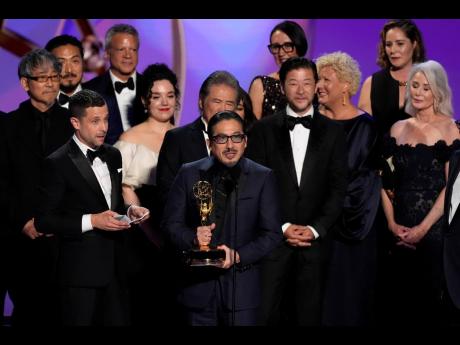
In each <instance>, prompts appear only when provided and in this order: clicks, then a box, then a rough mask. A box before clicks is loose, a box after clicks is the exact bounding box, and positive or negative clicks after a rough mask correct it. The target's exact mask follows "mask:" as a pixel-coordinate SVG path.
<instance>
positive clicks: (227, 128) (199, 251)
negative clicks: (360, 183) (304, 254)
mask: <svg viewBox="0 0 460 345" xmlns="http://www.w3.org/2000/svg"><path fill="white" fill-rule="evenodd" d="M208 135H209V138H210V144H209V145H210V149H211V153H212V155H211V157H206V158H203V159H200V160H198V161H195V162H191V163H187V164H184V165H183V166H182V167H181V169H180V170H179V173H178V174H177V177H176V179H175V180H174V183H173V185H172V187H171V190H170V193H169V198H168V201H167V203H166V207H165V212H164V217H163V224H162V226H163V229H164V231H165V232H166V233H167V234H168V235H169V236H170V238H171V241H172V243H173V245H174V246H175V249H177V251H179V252H185V253H186V255H187V256H188V258H189V260H188V267H187V269H186V273H185V274H184V277H183V278H184V281H183V282H182V283H183V284H182V285H181V289H180V292H179V296H178V300H179V303H180V304H181V305H182V306H183V307H184V316H185V319H186V322H187V323H188V324H189V325H194V326H200V325H202V326H217V325H236V326H243V325H247V326H250V325H256V309H257V308H258V306H259V302H260V281H259V262H260V260H261V259H262V258H263V257H264V256H265V255H267V254H268V253H270V252H271V251H272V249H274V248H275V247H276V246H277V245H278V244H279V243H280V242H281V240H282V231H281V219H280V210H279V208H280V206H279V198H278V196H277V188H276V184H275V183H276V182H275V178H274V174H273V171H272V170H270V169H268V168H265V167H263V166H261V165H259V164H257V163H255V162H253V161H251V160H249V159H247V158H243V157H242V156H243V153H244V150H245V148H246V143H247V138H246V134H245V133H244V130H243V120H242V119H241V117H240V116H239V115H238V114H236V113H234V112H232V111H223V112H219V113H217V114H216V115H214V116H213V117H212V118H211V120H210V121H209V124H208ZM230 268H232V269H230Z"/></svg>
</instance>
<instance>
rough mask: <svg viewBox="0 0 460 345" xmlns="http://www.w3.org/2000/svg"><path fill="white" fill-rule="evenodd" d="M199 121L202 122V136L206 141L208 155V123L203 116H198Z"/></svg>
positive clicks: (209, 151)
mask: <svg viewBox="0 0 460 345" xmlns="http://www.w3.org/2000/svg"><path fill="white" fill-rule="evenodd" d="M200 120H201V122H203V123H204V131H203V137H204V141H205V142H206V150H207V151H208V156H210V155H211V148H210V147H209V135H208V123H207V122H206V121H205V120H204V118H203V116H202V117H201V118H200Z"/></svg>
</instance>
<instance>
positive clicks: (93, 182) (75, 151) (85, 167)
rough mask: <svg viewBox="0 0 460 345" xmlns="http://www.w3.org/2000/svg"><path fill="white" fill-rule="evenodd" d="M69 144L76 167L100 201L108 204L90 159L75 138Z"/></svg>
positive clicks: (70, 155)
mask: <svg viewBox="0 0 460 345" xmlns="http://www.w3.org/2000/svg"><path fill="white" fill-rule="evenodd" d="M68 145H69V157H70V159H71V160H72V162H73V163H74V165H75V167H76V168H77V170H78V171H79V172H80V174H81V175H82V176H83V179H84V180H85V181H86V182H87V183H88V185H89V186H90V188H91V189H92V190H93V191H94V192H95V193H96V195H97V196H98V198H99V199H100V201H101V202H103V203H104V204H106V205H107V201H106V200H105V197H104V192H103V191H102V188H101V186H100V185H99V182H98V180H97V178H96V175H95V174H94V171H93V169H92V168H91V165H90V164H89V161H88V159H87V158H86V157H85V155H84V154H83V152H81V150H80V148H79V147H78V145H77V144H76V143H75V141H74V140H73V139H71V140H70V142H69V144H68ZM109 171H110V169H109ZM110 178H111V179H112V172H110ZM113 184H114V183H113V179H112V186H113ZM112 203H113V187H112ZM107 207H110V205H107Z"/></svg>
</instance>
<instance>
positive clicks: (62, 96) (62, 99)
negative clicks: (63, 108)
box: [58, 92, 70, 105]
mask: <svg viewBox="0 0 460 345" xmlns="http://www.w3.org/2000/svg"><path fill="white" fill-rule="evenodd" d="M69 99H70V96H67V95H66V94H65V93H62V92H61V93H59V97H58V102H59V105H64V104H67V103H69Z"/></svg>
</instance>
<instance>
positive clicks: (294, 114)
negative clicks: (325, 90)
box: [286, 104, 315, 117]
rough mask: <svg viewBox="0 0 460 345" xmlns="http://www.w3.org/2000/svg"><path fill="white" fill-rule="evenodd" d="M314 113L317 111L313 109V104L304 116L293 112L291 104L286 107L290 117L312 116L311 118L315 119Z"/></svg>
mask: <svg viewBox="0 0 460 345" xmlns="http://www.w3.org/2000/svg"><path fill="white" fill-rule="evenodd" d="M314 112H315V111H314V109H313V104H311V105H310V108H308V110H307V111H306V112H305V113H304V114H297V113H296V112H295V111H294V110H292V108H291V107H290V106H289V104H288V105H287V106H286V114H287V115H289V116H294V117H304V116H308V115H311V117H313V113H314Z"/></svg>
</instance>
